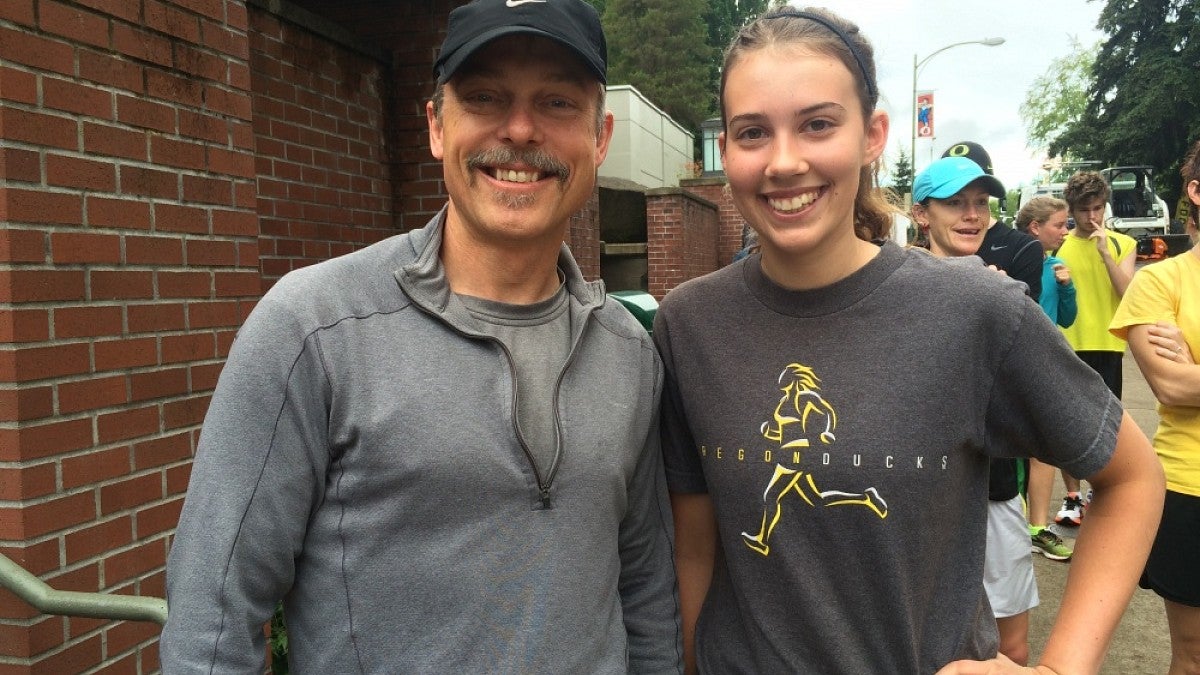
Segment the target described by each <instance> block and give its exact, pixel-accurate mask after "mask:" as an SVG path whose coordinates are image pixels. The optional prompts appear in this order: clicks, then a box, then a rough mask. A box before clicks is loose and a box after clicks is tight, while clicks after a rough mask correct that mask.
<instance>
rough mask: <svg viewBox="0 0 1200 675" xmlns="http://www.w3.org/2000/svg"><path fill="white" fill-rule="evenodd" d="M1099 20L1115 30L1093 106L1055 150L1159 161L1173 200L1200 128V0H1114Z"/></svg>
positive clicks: (1162, 182)
mask: <svg viewBox="0 0 1200 675" xmlns="http://www.w3.org/2000/svg"><path fill="white" fill-rule="evenodd" d="M1099 27H1100V29H1101V30H1102V31H1104V33H1105V34H1106V35H1107V36H1108V37H1107V39H1106V40H1105V41H1104V43H1103V44H1102V45H1101V47H1100V52H1099V54H1098V55H1097V57H1096V61H1095V63H1094V65H1093V66H1092V81H1091V86H1090V87H1089V97H1088V102H1087V108H1086V110H1085V112H1084V114H1083V116H1082V118H1081V119H1079V120H1078V121H1077V122H1075V123H1073V124H1071V125H1070V126H1069V128H1068V129H1067V130H1066V131H1065V132H1064V133H1062V134H1061V135H1059V136H1058V137H1057V138H1056V139H1055V140H1054V141H1053V142H1052V143H1051V144H1050V151H1051V154H1060V153H1062V152H1063V151H1064V150H1070V151H1071V152H1072V153H1073V154H1075V155H1076V156H1082V157H1087V158H1088V159H1097V160H1100V161H1101V162H1103V163H1105V164H1107V165H1114V164H1148V165H1151V166H1154V167H1155V168H1157V169H1158V174H1157V175H1158V178H1159V185H1158V187H1159V191H1160V193H1162V194H1163V195H1164V197H1168V199H1167V203H1173V202H1174V200H1175V198H1176V197H1177V196H1178V194H1179V191H1180V185H1179V179H1178V175H1179V174H1178V171H1179V165H1180V161H1181V160H1182V158H1183V155H1184V153H1185V152H1186V150H1187V147H1188V144H1189V141H1193V140H1194V139H1195V138H1196V137H1197V136H1198V135H1200V77H1197V72H1198V70H1200V0H1139V1H1138V2H1132V1H1131V0H1108V3H1107V4H1106V6H1105V8H1104V11H1103V12H1101V14H1100V23H1099Z"/></svg>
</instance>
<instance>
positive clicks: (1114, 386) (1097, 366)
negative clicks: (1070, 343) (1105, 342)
mask: <svg viewBox="0 0 1200 675" xmlns="http://www.w3.org/2000/svg"><path fill="white" fill-rule="evenodd" d="M1075 355H1076V356H1078V357H1079V359H1080V360H1081V361H1083V362H1084V363H1086V364H1088V365H1089V366H1091V367H1092V370H1094V371H1096V372H1097V373H1100V377H1101V378H1103V379H1104V384H1106V385H1107V386H1108V390H1109V391H1111V392H1112V393H1113V395H1114V396H1116V397H1117V398H1121V389H1122V387H1121V385H1122V384H1123V383H1122V381H1121V380H1122V378H1121V374H1122V368H1121V357H1123V356H1125V355H1124V354H1123V353H1121V352H1075Z"/></svg>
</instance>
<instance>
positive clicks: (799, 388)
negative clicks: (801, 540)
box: [742, 363, 887, 555]
mask: <svg viewBox="0 0 1200 675" xmlns="http://www.w3.org/2000/svg"><path fill="white" fill-rule="evenodd" d="M820 382H821V380H820V378H818V377H817V375H816V373H814V372H813V369H812V368H810V367H809V366H805V365H801V364H799V363H789V364H788V365H787V367H785V368H784V369H783V372H781V373H780V374H779V390H780V391H781V392H782V393H783V395H782V396H780V397H779V404H778V405H776V406H775V412H774V414H773V419H772V420H771V421H769V422H763V423H762V427H761V428H760V430H761V431H762V435H763V438H766V439H767V440H769V441H774V442H776V443H778V444H779V449H780V450H792V451H793V453H799V452H800V450H799V449H800V448H808V447H811V446H812V444H813V442H814V441H816V442H820V443H821V444H822V445H830V444H832V443H833V442H834V440H836V437H835V436H834V433H833V432H834V429H836V428H837V412H836V411H835V410H834V409H833V406H831V405H830V404H829V402H828V401H826V400H825V398H824V397H822V396H821V394H819V393H818V390H819V389H820V388H821V386H820ZM814 437H815V438H814ZM781 456H787V455H784V453H781ZM792 492H795V493H796V494H797V495H798V496H799V497H800V498H801V499H803V500H804V503H806V504H808V505H809V506H816V505H818V504H820V505H821V506H865V507H867V508H869V509H870V510H871V511H873V512H875V514H876V515H877V516H879V517H880V518H886V517H887V502H885V501H884V500H883V498H882V497H880V496H879V492H878V491H876V489H875V488H873V487H871V488H867V489H866V490H865V491H864V492H862V493H855V492H842V491H840V490H824V491H822V490H821V489H819V488H818V487H817V484H816V481H815V480H814V479H813V476H812V474H811V473H808V472H806V471H804V470H802V469H800V468H793V467H790V466H786V465H785V464H783V463H782V462H780V463H777V464H776V465H775V473H774V474H773V475H772V476H771V480H770V481H769V482H768V483H767V489H766V490H764V491H763V517H762V524H761V525H760V527H759V530H758V534H754V535H752V534H750V533H749V532H742V540H743V541H745V542H746V545H747V546H749V547H750V548H751V549H753V550H755V551H757V552H759V553H761V554H763V555H770V552H771V547H770V545H769V544H768V540H769V539H770V538H771V533H772V532H773V531H774V530H775V526H776V525H778V524H779V519H780V517H781V516H782V515H783V506H782V504H781V502H782V501H783V498H784V497H785V496H787V495H788V494H789V493H792Z"/></svg>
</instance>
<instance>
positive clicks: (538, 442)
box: [458, 284, 571, 478]
mask: <svg viewBox="0 0 1200 675" xmlns="http://www.w3.org/2000/svg"><path fill="white" fill-rule="evenodd" d="M458 299H459V301H460V302H462V304H463V306H464V307H465V308H466V309H467V311H468V312H470V313H471V316H473V317H475V318H476V319H478V320H479V322H480V324H481V326H480V328H481V329H482V330H483V332H485V333H487V334H489V335H491V336H492V337H494V338H496V339H497V340H499V341H500V342H501V343H502V344H503V345H504V347H505V349H507V350H508V354H509V356H510V357H511V358H512V367H513V370H514V371H515V372H514V377H513V381H514V382H516V387H517V396H516V400H517V405H516V415H517V429H518V430H519V432H520V435H521V437H522V438H523V439H524V441H525V444H526V445H528V446H529V452H530V454H531V455H532V456H533V459H534V461H535V462H536V463H537V467H538V473H539V474H540V475H541V476H542V477H543V478H544V477H545V476H546V475H547V473H548V472H549V470H550V467H551V466H552V465H553V463H554V457H555V455H556V454H557V452H558V428H557V424H556V417H555V413H554V385H555V382H556V380H557V379H558V376H559V374H560V373H562V368H563V364H564V363H566V361H567V354H568V353H569V352H570V349H571V315H570V313H569V312H567V289H566V287H565V286H563V285H561V284H560V285H559V287H558V292H557V293H555V294H554V295H552V296H550V297H549V298H547V299H545V300H542V301H541V302H535V303H533V304H530V305H512V304H508V303H503V302H495V301H492V300H485V299H483V298H476V297H472V296H469V295H458Z"/></svg>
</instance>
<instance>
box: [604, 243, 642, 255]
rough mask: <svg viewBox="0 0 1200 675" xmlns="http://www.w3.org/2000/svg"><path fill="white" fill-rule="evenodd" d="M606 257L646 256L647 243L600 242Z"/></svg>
mask: <svg viewBox="0 0 1200 675" xmlns="http://www.w3.org/2000/svg"><path fill="white" fill-rule="evenodd" d="M600 247H601V250H602V251H603V252H604V255H646V243H645V242H641V243H632V244H606V243H604V242H600Z"/></svg>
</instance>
